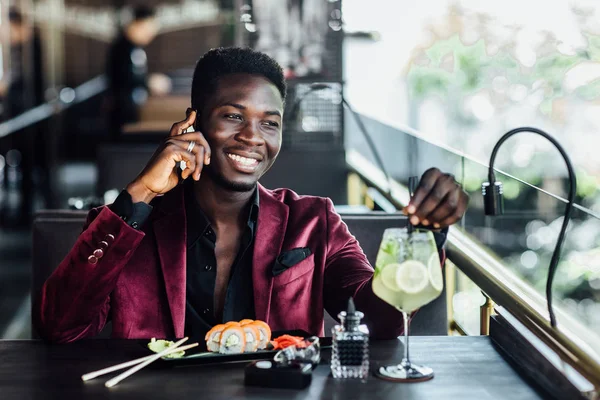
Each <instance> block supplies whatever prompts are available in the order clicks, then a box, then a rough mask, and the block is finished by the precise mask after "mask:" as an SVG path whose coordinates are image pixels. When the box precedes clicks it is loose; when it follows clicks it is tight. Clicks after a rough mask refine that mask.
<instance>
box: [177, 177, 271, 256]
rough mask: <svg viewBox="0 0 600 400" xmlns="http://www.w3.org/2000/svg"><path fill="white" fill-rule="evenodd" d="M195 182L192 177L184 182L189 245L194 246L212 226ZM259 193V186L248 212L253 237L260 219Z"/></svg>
mask: <svg viewBox="0 0 600 400" xmlns="http://www.w3.org/2000/svg"><path fill="white" fill-rule="evenodd" d="M193 188H194V184H193V181H192V180H191V179H190V180H189V181H186V182H184V193H185V194H184V196H185V213H186V220H187V246H188V247H190V246H192V245H193V244H194V243H195V242H196V241H197V240H198V239H199V238H200V237H201V236H202V235H204V234H205V233H206V231H207V230H208V229H209V228H210V221H209V220H208V218H207V217H206V215H205V214H204V211H202V208H200V204H198V200H196V196H195V195H194V190H193ZM259 197H260V196H259V194H258V187H256V188H255V189H254V193H253V194H252V204H251V206H250V213H249V214H248V228H250V231H251V233H252V237H253V238H254V236H255V235H256V221H257V220H258V210H259Z"/></svg>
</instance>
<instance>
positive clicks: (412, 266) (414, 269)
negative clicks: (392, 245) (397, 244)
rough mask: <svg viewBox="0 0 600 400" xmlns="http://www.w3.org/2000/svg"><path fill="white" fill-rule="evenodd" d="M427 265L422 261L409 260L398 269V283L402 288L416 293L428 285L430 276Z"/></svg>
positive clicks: (407, 291)
mask: <svg viewBox="0 0 600 400" xmlns="http://www.w3.org/2000/svg"><path fill="white" fill-rule="evenodd" d="M427 275H428V274H427V267H425V264H423V263H422V262H420V261H415V260H408V261H405V262H403V263H402V264H400V265H398V267H397V269H396V285H398V287H399V288H400V290H402V291H404V292H406V293H410V294H415V293H419V292H420V291H422V290H423V289H425V288H426V287H427V284H428V283H429V277H428V276H427Z"/></svg>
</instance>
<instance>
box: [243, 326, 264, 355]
mask: <svg viewBox="0 0 600 400" xmlns="http://www.w3.org/2000/svg"><path fill="white" fill-rule="evenodd" d="M241 328H242V329H243V330H244V333H245V334H246V348H245V349H244V352H245V353H254V352H255V351H256V350H258V345H259V344H260V331H259V330H258V328H257V327H256V326H255V325H252V324H246V325H243V326H242V327H241Z"/></svg>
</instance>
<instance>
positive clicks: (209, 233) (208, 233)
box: [204, 229, 213, 236]
mask: <svg viewBox="0 0 600 400" xmlns="http://www.w3.org/2000/svg"><path fill="white" fill-rule="evenodd" d="M212 233H213V231H212V229H207V230H206V232H204V235H205V236H210V235H212Z"/></svg>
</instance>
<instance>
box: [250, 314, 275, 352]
mask: <svg viewBox="0 0 600 400" xmlns="http://www.w3.org/2000/svg"><path fill="white" fill-rule="evenodd" d="M251 325H254V326H255V327H257V328H258V331H259V332H260V337H259V343H258V349H259V350H263V349H266V348H267V344H268V343H269V341H270V340H271V328H269V325H267V323H266V322H264V321H259V320H256V321H254V322H253V323H252V324H251Z"/></svg>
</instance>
